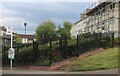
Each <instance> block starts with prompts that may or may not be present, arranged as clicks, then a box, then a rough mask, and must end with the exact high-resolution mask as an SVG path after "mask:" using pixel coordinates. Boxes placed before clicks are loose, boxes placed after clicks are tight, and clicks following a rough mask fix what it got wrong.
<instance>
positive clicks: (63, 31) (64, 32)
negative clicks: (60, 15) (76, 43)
mask: <svg viewBox="0 0 120 76" xmlns="http://www.w3.org/2000/svg"><path fill="white" fill-rule="evenodd" d="M71 27H72V23H70V22H68V21H65V22H64V24H63V28H61V26H60V25H59V27H58V31H57V32H58V34H59V35H61V36H62V37H64V36H67V37H68V38H70V30H71Z"/></svg>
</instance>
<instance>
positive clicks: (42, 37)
mask: <svg viewBox="0 0 120 76" xmlns="http://www.w3.org/2000/svg"><path fill="white" fill-rule="evenodd" d="M50 36H52V37H53V38H55V36H56V26H55V24H54V23H53V22H52V21H46V22H43V23H41V24H40V25H39V26H38V27H37V28H36V37H37V39H38V40H39V41H44V42H45V43H46V42H48V39H49V37H50Z"/></svg>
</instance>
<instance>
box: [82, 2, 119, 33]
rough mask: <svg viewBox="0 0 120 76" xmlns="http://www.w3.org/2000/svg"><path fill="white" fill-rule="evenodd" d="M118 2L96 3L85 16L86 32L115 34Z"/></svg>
mask: <svg viewBox="0 0 120 76" xmlns="http://www.w3.org/2000/svg"><path fill="white" fill-rule="evenodd" d="M115 4H116V2H102V3H101V2H96V3H94V4H92V6H91V7H89V8H88V9H91V10H90V11H88V12H86V16H85V22H84V25H85V28H84V29H85V32H86V33H87V32H91V33H93V32H114V31H115V30H114V22H115V19H116V18H115V12H117V11H118V10H116V9H115V8H116V7H115Z"/></svg>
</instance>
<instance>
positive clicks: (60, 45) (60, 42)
mask: <svg viewBox="0 0 120 76" xmlns="http://www.w3.org/2000/svg"><path fill="white" fill-rule="evenodd" d="M59 51H60V53H62V57H63V52H62V38H61V36H59Z"/></svg>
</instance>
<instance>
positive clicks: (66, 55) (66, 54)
mask: <svg viewBox="0 0 120 76" xmlns="http://www.w3.org/2000/svg"><path fill="white" fill-rule="evenodd" d="M67 57H68V53H67V36H65V59H67Z"/></svg>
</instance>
